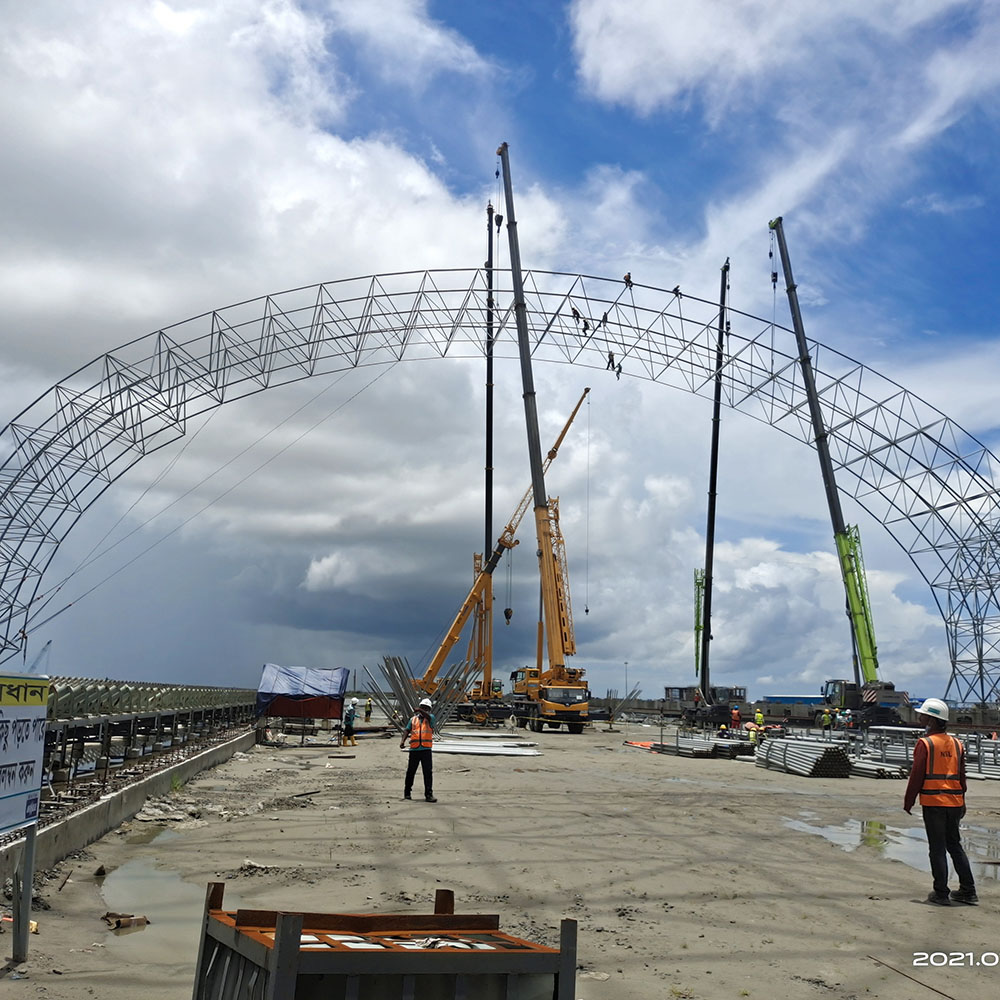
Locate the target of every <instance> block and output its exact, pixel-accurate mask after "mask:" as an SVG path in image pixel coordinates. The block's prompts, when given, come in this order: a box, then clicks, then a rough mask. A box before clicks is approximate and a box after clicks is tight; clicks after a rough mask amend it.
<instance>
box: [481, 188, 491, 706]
mask: <svg viewBox="0 0 1000 1000" xmlns="http://www.w3.org/2000/svg"><path fill="white" fill-rule="evenodd" d="M485 498H486V505H485V506H486V512H485V516H486V535H485V539H486V540H485V542H484V543H483V555H484V556H485V554H486V553H487V552H489V550H490V545H491V544H492V541H493V204H492V202H487V204H486V488H485ZM482 613H483V618H482V622H481V628H480V634H479V638H480V642H481V644H482V664H483V679H482V687H481V689H480V694H481V695H482V697H483V698H492V696H493V581H492V580H490V582H489V583H488V584H487V586H486V589H485V590H484V591H483V605H482Z"/></svg>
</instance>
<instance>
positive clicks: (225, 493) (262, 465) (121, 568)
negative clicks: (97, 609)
mask: <svg viewBox="0 0 1000 1000" xmlns="http://www.w3.org/2000/svg"><path fill="white" fill-rule="evenodd" d="M398 363H399V362H398V361H393V362H392V363H391V364H390V365H388V366H386V367H385V368H383V369H382V371H380V372H379V373H378V374H377V375H376V376H375V377H374V378H373V379H371V380H369V381H368V382H367V383H365V385H363V386H362V387H361V388H360V389H358V391H357V392H355V393H354V394H353V395H351V396H348V397H347V399H345V400H344V401H343V402H341V403H339V404H338V405H337V406H335V407H334V408H333V409H332V410H330V411H329V412H328V413H326V414H325V415H324V416H322V417H320V418H319V420H316V421H314V422H313V423H312V424H311V425H310V426H309V427H307V428H306V429H305V430H304V431H303V432H302V433H301V434H299V435H298V436H296V437H294V438H293V439H292V440H291V441H289V442H288V444H286V445H284V446H283V447H281V448H279V449H278V451H276V452H275V453H274V454H273V455H271V456H270V457H269V458H267V459H265V460H264V461H263V462H261V463H260V464H259V465H258V466H257V467H256V468H254V469H251V470H250V472H248V473H247V474H246V475H245V476H243V477H242V478H241V479H238V480H237V481H236V482H235V483H233V484H232V485H231V486H229V487H227V488H226V489H225V490H223V491H222V492H221V493H220V494H219V495H218V496H217V497H215V498H214V499H213V500H209V501H208V503H206V504H205V505H204V506H202V507H201V508H199V509H198V510H196V511H195V512H194V513H193V514H191V515H190V516H189V517H187V518H185V519H184V520H183V521H181V523H180V524H177V525H175V526H174V527H173V528H171V529H170V531H168V532H167V533H166V534H165V535H161V536H160V538H158V539H157V540H156V541H154V542H152V543H151V544H150V545H148V546H146V548H144V549H143V550H142V551H141V552H139V553H138V554H136V555H135V556H133V557H132V558H131V559H129V560H128V562H126V563H123V564H122V565H121V566H119V567H118V568H117V569H116V570H113V571H112V572H111V573H109V574H108V575H107V576H106V577H104V578H103V579H102V580H99V581H98V582H97V583H95V584H94V585H93V586H92V587H90V588H89V589H88V590H85V591H84V592H83V593H82V594H81V595H80V596H79V597H77V598H75V599H74V600H72V601H70V602H69V603H68V604H66V605H64V606H63V607H61V608H60V609H59V610H58V611H54V612H53V613H52V614H51V615H49V616H48V617H47V618H45V619H43V620H42V621H40V622H39V623H38V624H37V625H35V626H34V627H35V628H36V629H39V628H41V627H42V626H43V625H47V624H48V623H49V622H50V621H52V619H53V618H57V617H58V616H59V615H61V614H62V613H63V612H64V611H68V610H69V609H70V608H71V607H72V606H73V605H74V604H76V603H77V602H78V601H82V600H83V599H84V598H85V597H89V596H90V595H91V594H92V593H93V592H94V591H95V590H97V589H98V588H99V587H102V586H104V584H106V583H107V582H108V581H109V580H111V579H112V578H113V577H115V576H117V575H118V574H119V573H121V572H123V571H124V570H126V569H128V567H129V566H131V565H132V564H133V563H135V562H138V560H139V559H141V558H142V557H143V556H144V555H146V554H147V553H148V552H151V551H152V550H153V549H155V548H156V547H157V546H158V545H160V544H161V543H162V542H165V541H166V540H167V539H168V538H170V536H171V535H174V534H176V533H177V532H178V531H180V530H181V528H184V527H186V526H187V525H188V524H190V523H191V522H192V521H193V520H194V519H195V518H197V517H200V516H201V515H202V514H204V513H205V511H206V510H208V509H209V508H210V507H213V506H214V505H215V504H217V503H218V502H219V501H220V500H223V499H225V497H227V496H228V495H229V494H230V493H232V492H233V490H235V489H236V488H237V487H239V486H242V485H243V484H244V483H245V482H247V480H249V479H251V478H252V477H253V476H255V475H257V473H258V472H260V471H261V470H262V469H264V468H266V467H267V466H268V465H270V464H271V462H273V461H274V460H275V459H277V458H279V457H280V456H281V455H283V454H284V453H285V452H286V451H288V450H289V449H290V448H291V447H292V446H293V445H296V444H298V443H299V441H301V440H302V439H303V438H304V437H306V436H307V435H308V434H311V433H312V432H313V431H314V430H315V429H316V428H317V427H319V426H320V424H323V423H325V422H326V421H327V420H329V419H330V418H331V417H333V416H335V415H336V414H337V413H339V412H340V411H341V410H342V409H343V408H344V407H345V406H347V405H348V403H352V402H353V401H354V400H355V399H357V398H358V396H360V395H361V393H363V392H364V391H365V390H366V389H368V388H370V387H371V386H372V385H374V384H375V383H376V382H378V381H379V379H381V378H382V377H383V376H384V375H386V374H388V373H389V372H390V371H392V369H393V368H395V367H396V365H397V364H398ZM347 374H348V373H347V372H345V373H344V375H343V376H341V378H340V379H338V380H337V381H336V382H335V383H333V385H337V384H338V383H339V382H340V381H342V379H343V378H345V377H346V376H347ZM333 385H331V386H327V387H326V389H324V390H322V392H319V393H317V394H316V395H315V396H314V397H313V398H312V399H310V400H308V401H307V402H306V403H304V404H303V405H302V406H301V407H299V409H298V410H296V411H295V412H294V413H292V414H290V415H289V416H288V417H286V418H285V419H284V420H283V421H282V422H281V423H280V424H278V425H277V427H273V428H272V429H271V430H270V431H268V432H267V433H266V434H263V435H261V437H260V438H258V441H262V440H264V439H265V438H267V437H269V436H270V435H271V434H273V433H274V432H275V431H276V430H277V429H278V427H281V426H282V425H283V424H285V423H287V422H288V421H289V420H290V419H291V418H292V417H294V416H295V415H296V414H297V413H300V412H301V411H302V410H303V409H304V408H305V407H306V406H308V405H309V403H311V402H312V401H313V400H314V399H316V398H318V397H319V396H321V395H322V394H323V392H325V391H327V390H328V389H330V388H332V387H333ZM257 443H258V442H257V441H255V442H254V443H253V444H251V445H248V446H247V447H246V448H244V449H243V451H241V452H240V453H239V455H236V456H234V457H233V458H231V459H230V460H229V461H228V462H227V463H226V464H225V465H223V466H222V467H221V468H226V467H227V466H229V465H231V464H232V463H233V462H235V461H236V459H237V458H239V457H240V456H241V455H244V454H246V452H247V451H249V450H250V449H251V448H253V447H254V445H256V444H257ZM218 471H221V470H220V469H217V470H215V472H218ZM215 472H212V473H209V475H208V476H206V477H205V478H204V479H203V480H202V483H204V482H207V481H208V480H209V479H211V478H212V476H214V475H215ZM200 485H201V483H198V484H196V485H195V486H192V487H191V488H190V489H189V490H187V491H186V492H185V493H184V494H182V495H181V497H178V498H177V500H180V499H183V498H184V497H185V496H188V495H189V494H190V493H191V492H193V491H194V490H195V489H197V487H198V486H200ZM177 500H175V501H172V502H171V503H170V504H168V505H167V507H164V508H163V510H161V511H160V512H159V513H158V514H154V515H153V517H151V518H149V520H147V521H145V522H144V524H143V525H140V526H139V527H140V528H141V527H144V526H145V524H148V523H149V522H150V521H152V520H153V519H154V518H156V517H159V516H160V514H162V513H164V512H165V511H166V510H168V509H169V507H171V506H173V504H174V503H176V502H177ZM135 530H139V529H138V528H137V529H135ZM132 534H134V531H133V532H129V535H126V536H125V538H128V537H129V536H130V535H132ZM125 538H122V539H120V540H119V542H116V543H115V545H118V544H119V543H120V542H122V541H124V540H125ZM114 547H115V546H111V547H110V548H109V549H108V550H106V551H110V550H111V549H112V548H114ZM101 554H102V555H103V554H104V553H101ZM93 561H94V560H91V562H93ZM75 572H77V570H74V573H75ZM72 575H73V574H70V576H72ZM69 578H70V577H67V580H68V579H69ZM64 582H65V581H64ZM61 588H62V584H60V585H59V586H58V587H57V588H56V590H55V591H53V592H52V593H51V595H50V597H49V600H51V599H52V597H54V596H55V594H56V593H58V591H59V590H60V589H61ZM46 604H48V601H45V602H44V603H43V604H42V606H41V607H39V608H38V610H37V611H36V612H35V613H34V614H33V615H31V616H29V617H28V619H27V621H26V622H25V628H27V625H29V624H31V623H32V622H33V621H34V619H35V618H36V617H37V616H38V614H40V613H41V611H42V609H43V608H44V607H45V606H46Z"/></svg>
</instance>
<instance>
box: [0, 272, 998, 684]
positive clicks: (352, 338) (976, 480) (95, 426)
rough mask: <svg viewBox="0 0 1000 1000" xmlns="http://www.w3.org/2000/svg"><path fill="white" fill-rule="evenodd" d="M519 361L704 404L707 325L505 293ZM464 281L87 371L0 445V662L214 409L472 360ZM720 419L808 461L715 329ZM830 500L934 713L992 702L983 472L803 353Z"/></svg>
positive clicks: (217, 316) (776, 374)
mask: <svg viewBox="0 0 1000 1000" xmlns="http://www.w3.org/2000/svg"><path fill="white" fill-rule="evenodd" d="M494 286H495V291H494V301H495V313H494V330H495V335H496V337H497V342H496V346H495V348H494V350H495V354H496V356H498V357H511V358H513V357H516V354H517V331H516V329H515V325H514V316H513V303H512V297H511V292H510V275H509V273H505V272H501V271H495V272H494ZM524 286H525V294H526V298H527V315H528V324H529V330H530V336H531V342H532V350H533V354H534V357H535V358H536V359H537V360H540V361H551V362H563V363H572V364H582V365H585V366H591V367H596V368H601V369H603V368H605V367H606V363H607V355H608V352H609V351H612V352H614V354H615V359H616V361H621V362H622V363H623V365H624V369H625V374H627V375H629V376H631V377H640V378H645V379H648V380H650V381H654V382H661V383H664V384H666V385H671V386H674V387H675V388H679V389H683V390H686V391H688V392H692V393H696V394H701V395H706V396H710V395H711V393H712V382H713V377H714V374H715V371H714V368H715V337H716V332H715V331H716V328H717V323H718V305H717V304H716V303H712V302H708V301H705V300H702V299H698V298H696V297H692V296H686V295H681V294H678V293H675V292H668V291H665V290H663V289H659V288H652V287H649V286H641V285H635V286H632V287H629V288H626V287H625V286H624V285H623V283H622V282H621V281H612V280H610V279H607V278H599V277H591V276H586V275H576V274H562V273H555V272H548V271H527V272H525V273H524ZM486 309H487V286H486V279H485V272H484V271H482V270H481V269H478V270H438V271H415V272H403V273H396V274H382V275H373V276H368V277H363V278H352V279H346V280H343V281H335V282H328V283H324V284H320V285H312V286H309V287H305V288H298V289H294V290H291V291H286V292H281V293H278V294H274V295H267V296H264V297H263V298H259V299H254V300H251V301H248V302H243V303H239V304H237V305H232V306H228V307H226V308H224V309H218V310H215V311H213V312H210V313H205V314H204V315H201V316H196V317H194V318H192V319H189V320H186V321H184V322H182V323H179V324H176V325H175V326H172V327H168V328H165V329H163V330H159V331H157V332H155V333H152V334H150V335H148V336H146V337H143V338H140V339H138V340H135V341H133V342H131V343H129V344H126V345H125V346H123V347H120V348H118V349H117V350H115V351H112V352H111V353H108V354H105V355H103V356H102V357H99V358H97V359H95V360H94V361H92V362H91V363H90V364H88V365H86V366H84V367H83V368H81V369H79V370H78V371H76V372H75V373H73V374H72V375H70V376H69V377H68V378H66V379H64V380H63V381H62V382H60V383H58V384H57V385H54V386H53V387H52V388H51V389H49V390H48V391H47V392H46V393H45V394H44V395H43V396H41V397H40V398H39V399H38V400H36V401H35V402H34V403H32V404H31V406H29V407H28V408H27V409H25V410H24V411H23V412H22V413H20V414H19V415H18V416H17V417H15V418H14V419H13V420H12V421H11V422H10V423H9V424H8V425H7V426H6V427H5V428H4V429H3V430H2V431H0V455H4V456H6V457H5V458H4V461H3V464H2V466H0V662H3V660H6V659H9V658H10V657H12V656H13V655H15V654H16V653H17V652H18V650H19V649H20V647H21V646H22V644H23V642H24V641H25V640H26V636H27V634H28V632H29V631H30V629H31V627H32V624H33V621H34V620H35V616H36V615H37V613H38V610H39V606H40V603H43V602H44V598H45V592H44V590H43V588H42V577H43V574H44V572H45V570H46V568H47V567H48V566H49V564H50V562H51V560H52V558H53V556H54V554H55V552H56V549H57V547H58V545H59V544H60V542H61V541H62V540H63V539H64V538H65V537H66V535H67V534H68V532H69V531H70V530H71V528H72V527H73V526H74V525H75V524H76V522H77V520H78V519H79V518H80V517H81V516H82V514H83V513H84V512H85V511H86V510H87V509H88V508H89V507H90V506H91V504H93V503H94V502H95V501H96V500H97V499H98V497H100V495H101V494H102V493H103V492H104V491H105V490H106V489H107V488H108V487H109V486H110V485H111V484H112V483H113V482H114V481H115V480H116V479H117V478H118V477H119V476H121V475H122V474H123V473H124V472H126V471H127V470H128V469H129V468H131V467H132V466H133V465H134V464H135V463H136V462H138V461H139V460H140V459H141V458H142V457H143V456H144V455H147V454H149V453H150V452H152V451H155V450H156V449H158V448H161V447H163V446H164V445H166V444H169V443H170V442H172V441H174V440H176V439H177V438H180V437H183V436H184V434H185V433H186V429H187V423H188V421H189V420H190V419H191V418H192V417H194V416H197V415H198V414H200V413H204V412H206V411H207V410H210V409H213V408H214V407H217V406H219V405H221V404H223V403H227V402H230V401H231V400H234V399H239V398H242V397H244V396H248V395H251V394H253V393H256V392H260V391H262V390H264V389H268V388H270V387H272V386H277V385H282V384H285V383H288V382H293V381H296V380H298V379H304V378H309V377H311V376H313V375H322V374H329V373H333V372H338V371H343V370H345V369H348V368H356V367H363V366H372V365H381V364H387V363H394V362H396V361H400V360H403V359H409V360H413V359H432V358H444V357H455V358H469V357H475V356H477V355H481V354H483V353H484V351H485V329H486ZM727 320H728V321H729V323H730V331H731V332H730V336H729V354H728V357H727V359H726V361H725V365H724V371H723V376H724V400H725V402H726V403H727V405H729V406H730V407H733V408H735V409H738V410H740V411H742V412H745V413H747V414H749V415H750V416H753V417H755V418H757V419H759V420H762V421H763V422H765V423H768V424H770V425H771V426H773V427H776V428H777V429H778V430H780V431H782V432H784V433H785V434H788V435H790V436H792V437H794V438H797V439H798V440H800V441H802V442H803V443H806V444H810V445H811V444H812V431H811V425H810V421H809V414H808V407H807V405H806V397H805V392H804V389H803V386H802V382H801V371H800V367H799V364H798V362H797V352H796V350H795V342H794V336H793V334H792V332H791V331H790V330H788V329H786V328H784V327H779V326H776V325H774V324H773V323H771V322H770V321H768V320H763V319H758V318H756V317H754V316H751V315H748V314H745V313H740V312H736V311H732V310H730V311H729V312H728V313H727ZM811 352H812V360H813V366H814V369H815V375H816V382H817V388H818V390H819V393H820V396H821V399H822V405H823V410H824V417H825V421H826V424H827V426H828V427H829V428H830V445H831V451H832V455H833V459H834V462H835V464H836V466H837V467H838V473H839V488H840V489H841V491H843V492H844V493H845V494H848V495H850V496H852V497H853V498H854V499H855V500H856V501H857V502H858V503H859V504H860V505H861V506H862V507H863V508H864V509H865V510H867V511H868V512H869V513H870V514H871V515H872V516H873V517H875V518H877V519H878V520H879V521H880V522H881V523H882V524H883V525H885V527H886V529H887V530H888V531H889V533H890V534H891V535H892V537H893V538H894V539H895V540H896V541H897V542H898V543H899V544H900V545H901V546H902V547H903V549H904V550H905V551H906V553H907V554H908V555H909V557H910V559H911V560H912V561H913V563H914V565H915V566H916V567H917V569H918V571H919V572H920V574H921V575H922V576H923V578H924V579H925V580H926V581H927V583H928V585H929V586H930V589H931V593H932V595H933V597H934V600H935V602H936V603H937V606H938V608H939V610H940V612H941V615H942V617H943V619H944V622H945V626H946V631H947V638H948V649H949V654H950V657H951V664H952V674H951V680H950V682H949V685H948V690H947V692H946V696H947V697H951V698H954V699H956V700H958V701H971V702H992V701H996V700H997V699H998V697H1000V601H998V582H1000V558H998V553H1000V546H998V541H1000V528H998V525H1000V509H998V494H997V490H996V485H995V470H994V463H995V459H994V457H993V455H992V454H990V452H989V451H988V450H987V449H986V448H985V447H984V446H983V445H982V444H981V443H980V442H978V441H977V440H976V439H975V438H974V437H972V436H971V435H970V434H968V433H966V432H965V431H964V430H963V429H962V428H961V427H959V426H958V425H957V424H956V423H955V422H954V421H952V420H950V419H949V418H948V417H946V416H945V415H944V414H943V413H941V412H940V411H938V410H936V409H934V407H932V406H930V405H929V404H928V403H926V402H924V401H923V400H921V399H919V398H918V397H917V396H915V395H914V394H913V393H911V392H908V391H907V390H906V389H904V388H903V387H901V386H899V385H897V384H896V383H894V382H892V381H891V380H890V379H887V378H885V377H884V376H882V375H880V374H878V373H877V372H875V371H873V370H871V369H870V368H867V367H865V366H864V365H862V364H859V363H858V362H856V361H852V360H851V359H850V358H847V357H845V356H844V355H842V354H840V353H838V352H836V351H834V350H831V349H830V348H827V347H824V346H823V345H821V344H818V343H816V342H812V343H811Z"/></svg>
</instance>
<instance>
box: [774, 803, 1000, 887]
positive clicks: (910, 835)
mask: <svg viewBox="0 0 1000 1000" xmlns="http://www.w3.org/2000/svg"><path fill="white" fill-rule="evenodd" d="M801 815H804V816H806V817H807V818H810V819H812V818H816V817H815V814H814V813H806V812H803V813H802V814H801ZM782 822H783V824H784V825H785V826H786V827H787V828H788V829H790V830H798V831H800V832H801V833H812V834H815V835H818V836H820V837H824V838H825V839H826V840H829V841H830V843H832V844H836V845H837V846H838V847H840V848H842V849H843V850H845V851H854V850H856V849H857V848H859V847H868V848H871V849H873V850H874V851H876V853H878V854H881V855H882V856H883V857H886V858H891V859H893V860H894V861H902V862H903V863H904V864H907V865H909V866H910V867H911V868H916V869H919V870H920V871H927V870H928V861H927V837H926V835H925V834H924V830H923V827H920V826H917V827H910V828H905V827H897V826H890V825H889V824H888V823H883V822H881V821H880V820H857V819H849V820H847V821H846V822H845V823H841V824H840V825H839V826H813V825H812V824H810V823H807V822H805V820H801V819H789V818H788V817H785V818H784V819H783V820H782ZM962 845H963V847H964V848H965V853H966V854H968V856H969V861H970V862H971V863H972V872H973V874H974V875H975V876H976V881H977V882H979V881H984V880H989V879H992V880H994V881H996V880H998V879H1000V864H996V862H997V861H998V860H1000V835H998V834H997V833H996V832H995V831H993V830H986V829H984V828H983V827H977V826H971V827H965V828H963V829H962ZM990 862H994V863H992V864H991V863H990Z"/></svg>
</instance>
